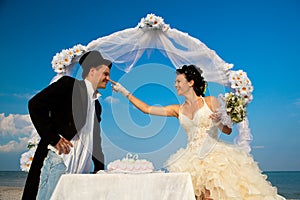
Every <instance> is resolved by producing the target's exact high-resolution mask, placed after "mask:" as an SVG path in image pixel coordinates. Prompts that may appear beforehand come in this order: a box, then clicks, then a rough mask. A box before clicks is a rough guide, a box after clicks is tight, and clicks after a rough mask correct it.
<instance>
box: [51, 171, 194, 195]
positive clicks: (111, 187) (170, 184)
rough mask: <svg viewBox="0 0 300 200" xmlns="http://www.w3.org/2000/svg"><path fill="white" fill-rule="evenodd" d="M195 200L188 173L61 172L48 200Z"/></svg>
mask: <svg viewBox="0 0 300 200" xmlns="http://www.w3.org/2000/svg"><path fill="white" fill-rule="evenodd" d="M66 199H72V200H74V199H80V200H82V199H87V200H93V199H97V200H100V199H109V200H110V199H111V200H125V199H128V200H134V199H137V200H150V199H151V200H166V199H168V200H169V199H170V200H194V199H195V196H194V191H193V185H192V181H191V177H190V174H187V173H149V174H69V175H63V176H62V177H61V178H60V180H59V182H58V184H57V186H56V188H55V191H54V193H53V195H52V198H51V200H66Z"/></svg>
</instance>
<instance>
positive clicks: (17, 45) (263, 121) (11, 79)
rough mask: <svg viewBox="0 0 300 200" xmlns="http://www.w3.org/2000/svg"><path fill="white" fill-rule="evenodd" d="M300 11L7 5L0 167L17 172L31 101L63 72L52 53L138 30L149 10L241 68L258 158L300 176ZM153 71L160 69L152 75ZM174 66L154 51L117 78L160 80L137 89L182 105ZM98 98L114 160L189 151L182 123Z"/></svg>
mask: <svg viewBox="0 0 300 200" xmlns="http://www.w3.org/2000/svg"><path fill="white" fill-rule="evenodd" d="M299 9H300V2H299V1H296V0H285V1H284V0H282V1H278V0H272V1H269V0H266V1H259V0H251V1H238V0H236V1H222V0H210V1H202V0H200V1H196V0H195V1H192V0H186V1H176V0H173V1H150V2H149V1H69V2H67V1H58V0H53V1H43V2H42V1H37V0H32V1H9V0H0V24H1V37H0V44H1V49H0V52H1V53H0V60H1V65H0V67H1V79H0V120H1V121H0V159H1V162H0V170H19V157H20V154H21V153H22V152H24V151H26V141H27V138H28V136H29V135H30V131H29V127H28V126H29V124H28V122H27V121H28V116H27V114H28V110H27V102H28V99H29V98H30V97H31V96H33V95H34V94H35V93H36V92H38V91H39V90H41V89H42V88H44V87H45V86H47V85H48V84H49V82H50V80H51V79H52V77H53V76H54V75H55V73H54V71H53V70H52V68H51V60H52V57H53V56H54V55H55V54H56V53H57V52H60V51H61V50H62V49H65V48H70V47H72V46H74V45H76V44H82V45H87V44H88V43H89V42H90V41H92V40H94V39H97V38H99V37H103V36H106V35H109V34H111V33H114V32H116V31H120V30H124V29H126V28H132V27H135V26H136V25H137V24H138V22H139V21H140V19H141V18H142V17H145V16H146V15H147V14H148V13H154V14H156V15H158V16H161V17H163V18H164V20H165V22H166V23H167V24H170V26H171V28H176V29H178V30H180V31H182V32H186V33H189V35H191V36H193V37H195V38H197V39H199V40H200V41H202V42H203V43H205V44H206V45H207V46H208V47H209V48H210V49H212V50H215V51H216V52H217V54H218V55H219V56H220V57H221V58H222V59H223V60H224V61H226V62H228V63H233V64H234V65H235V67H234V69H236V70H238V69H242V70H244V71H246V72H247V74H248V77H249V78H250V79H251V81H252V83H253V86H254V92H253V95H254V100H253V101H252V102H251V104H250V105H249V106H248V118H249V121H250V128H251V131H252V134H253V141H252V144H251V145H252V146H253V150H252V154H253V156H254V159H255V160H256V161H258V163H259V165H260V167H261V169H262V170H300V160H299V159H297V158H299V157H300V145H299V144H300V134H299V128H300V114H299V113H300V112H299V111H300V90H299V89H298V86H297V85H298V84H299V83H298V81H299V77H298V75H299V73H300V66H299V62H298V57H299V56H298V54H299V53H300V51H299V44H300V37H299V35H300V21H299V19H300V12H299ZM149 63H152V64H149ZM150 66H152V67H153V66H155V67H156V68H157V69H158V70H152V71H151V70H150V71H147V69H148V67H150ZM138 69H143V70H142V71H141V73H143V72H144V73H145V77H143V76H142V75H140V74H139V71H138ZM173 69H174V67H173V66H172V65H171V64H170V62H169V61H168V60H167V58H165V57H163V56H162V55H160V54H159V53H157V52H155V51H154V52H153V54H152V55H151V56H150V57H148V56H146V55H145V56H144V57H143V58H142V59H141V60H140V61H139V62H138V63H137V65H136V68H135V69H134V70H133V71H132V72H130V73H129V74H125V73H124V72H122V71H120V70H118V69H117V68H113V69H112V71H111V74H112V75H111V78H112V79H114V80H117V81H121V82H122V83H123V84H124V85H126V86H127V87H128V88H134V86H136V85H135V83H136V82H135V81H137V82H138V80H140V79H142V80H149V81H150V80H152V79H151V77H153V79H155V80H156V82H154V83H149V84H147V82H144V84H142V85H139V86H140V87H138V88H137V90H135V91H134V92H135V94H136V95H137V96H138V97H140V98H141V99H143V100H144V101H146V102H147V103H149V104H160V105H167V104H171V103H178V102H182V99H181V98H178V97H177V96H176V95H175V94H176V93H174V88H173V83H174V78H175V73H173V72H172V70H173ZM161 72H165V74H164V75H163V76H162V74H163V73H161ZM160 78H161V79H160ZM129 80H131V82H130V81H129ZM160 81H161V82H160ZM157 83H161V84H157ZM139 84H140V83H139ZM100 92H101V93H102V94H103V95H102V97H101V103H102V106H103V108H104V111H103V114H102V118H103V121H102V124H101V126H102V128H103V132H102V133H103V142H104V144H103V146H104V150H105V155H106V158H107V162H109V161H110V160H113V159H116V158H120V157H122V156H124V155H125V154H126V152H128V151H130V152H136V153H139V155H140V157H145V158H148V159H151V160H152V161H153V162H154V163H155V165H156V167H157V168H160V167H162V163H163V161H164V160H165V159H167V158H168V156H169V155H170V154H172V153H174V152H175V151H176V149H178V148H179V147H180V146H184V145H185V141H186V138H185V136H184V133H183V131H182V130H181V129H180V128H179V125H178V122H177V120H176V119H173V118H168V119H166V118H161V117H150V116H148V115H144V114H142V113H140V112H139V111H138V110H136V109H134V108H133V107H132V106H131V105H130V104H128V102H127V100H126V99H124V98H123V97H121V96H120V95H118V94H115V93H112V91H111V88H110V87H108V88H107V90H105V91H104V90H103V91H100ZM111 99H113V100H116V101H109V100H111ZM123 108H125V111H129V115H128V112H127V113H126V112H123ZM127 115H128V116H129V117H130V120H129V121H126V118H125V117H124V116H127ZM124 124H126V125H127V126H125V125H124ZM140 133H142V135H143V136H141V135H140ZM236 135H237V133H236V132H235V131H234V132H233V133H232V135H231V136H225V135H222V136H221V139H224V140H227V141H228V142H232V141H233V138H234V137H236Z"/></svg>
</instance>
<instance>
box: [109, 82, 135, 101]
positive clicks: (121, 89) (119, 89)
mask: <svg viewBox="0 0 300 200" xmlns="http://www.w3.org/2000/svg"><path fill="white" fill-rule="evenodd" d="M109 81H110V82H111V83H112V88H113V90H114V91H116V92H120V93H121V94H123V95H124V96H125V97H128V95H129V94H130V92H129V91H128V90H127V89H126V88H125V87H123V86H122V85H121V84H120V83H118V82H115V81H113V80H109Z"/></svg>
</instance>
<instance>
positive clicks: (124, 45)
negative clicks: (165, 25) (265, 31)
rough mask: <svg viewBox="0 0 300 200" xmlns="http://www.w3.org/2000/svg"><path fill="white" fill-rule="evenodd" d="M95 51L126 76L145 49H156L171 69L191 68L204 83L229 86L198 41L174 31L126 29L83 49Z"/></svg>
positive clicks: (221, 64) (220, 68)
mask: <svg viewBox="0 0 300 200" xmlns="http://www.w3.org/2000/svg"><path fill="white" fill-rule="evenodd" d="M87 49H88V50H98V51H100V52H101V53H102V54H103V56H104V57H105V58H108V59H110V60H111V61H112V62H113V63H114V65H116V66H117V67H118V68H120V69H122V70H124V71H126V72H129V71H130V70H131V69H132V67H133V66H134V65H135V64H136V62H137V61H138V60H139V58H140V57H141V56H142V55H143V53H144V51H145V50H147V49H158V50H160V51H161V52H162V53H163V54H164V55H165V56H167V57H168V58H169V59H170V61H171V62H172V64H173V65H174V67H175V68H178V67H180V66H182V65H184V64H187V65H189V64H195V65H197V66H198V67H200V68H201V69H202V70H203V75H204V77H205V79H206V80H207V81H209V82H216V83H220V84H222V85H226V86H228V85H229V82H228V77H227V73H226V65H228V64H227V63H225V62H224V61H223V60H222V59H221V58H220V57H219V56H218V55H217V54H216V53H215V51H213V50H210V49H209V48H208V47H207V46H206V45H205V44H204V43H202V42H201V41H200V40H198V39H196V38H194V37H191V36H189V35H188V34H187V33H183V32H180V31H178V30H176V29H169V30H167V31H165V32H163V31H161V30H156V29H153V30H146V31H145V30H143V29H140V28H138V27H136V28H129V29H125V30H123V31H119V32H116V33H113V34H111V35H108V36H105V37H101V38H98V39H96V40H94V41H92V42H90V43H89V44H88V45H87Z"/></svg>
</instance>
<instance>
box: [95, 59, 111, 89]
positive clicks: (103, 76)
mask: <svg viewBox="0 0 300 200" xmlns="http://www.w3.org/2000/svg"><path fill="white" fill-rule="evenodd" d="M95 76H96V77H97V80H98V83H97V88H102V89H104V88H106V85H107V83H108V82H109V80H110V69H109V67H108V66H106V65H101V66H100V67H98V68H97V69H96V71H95Z"/></svg>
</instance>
